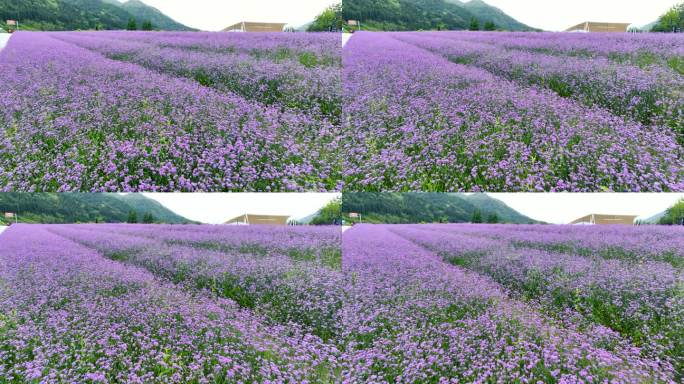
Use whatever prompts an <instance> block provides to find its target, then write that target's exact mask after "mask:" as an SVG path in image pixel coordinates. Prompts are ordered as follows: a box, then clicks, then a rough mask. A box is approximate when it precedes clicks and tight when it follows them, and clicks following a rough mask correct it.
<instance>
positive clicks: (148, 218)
mask: <svg viewBox="0 0 684 384" xmlns="http://www.w3.org/2000/svg"><path fill="white" fill-rule="evenodd" d="M142 222H143V224H153V223H154V215H152V214H151V213H149V212H146V213H145V214H144V215H143V221H142Z"/></svg>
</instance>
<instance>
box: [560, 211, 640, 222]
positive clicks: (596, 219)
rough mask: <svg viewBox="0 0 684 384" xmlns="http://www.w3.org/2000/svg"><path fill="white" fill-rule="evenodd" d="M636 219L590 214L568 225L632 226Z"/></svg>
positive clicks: (625, 216) (629, 216) (633, 216)
mask: <svg viewBox="0 0 684 384" xmlns="http://www.w3.org/2000/svg"><path fill="white" fill-rule="evenodd" d="M636 218H637V216H636V215H602V214H598V213H592V214H590V215H586V216H583V217H580V218H579V219H577V220H574V221H572V222H571V223H570V224H599V225H608V224H622V225H633V224H634V220H635V219H636Z"/></svg>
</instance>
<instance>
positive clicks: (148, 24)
mask: <svg viewBox="0 0 684 384" xmlns="http://www.w3.org/2000/svg"><path fill="white" fill-rule="evenodd" d="M140 29H142V30H143V31H151V30H153V29H154V26H153V25H152V22H151V21H150V20H145V21H144V22H143V23H142V26H141V27H140Z"/></svg>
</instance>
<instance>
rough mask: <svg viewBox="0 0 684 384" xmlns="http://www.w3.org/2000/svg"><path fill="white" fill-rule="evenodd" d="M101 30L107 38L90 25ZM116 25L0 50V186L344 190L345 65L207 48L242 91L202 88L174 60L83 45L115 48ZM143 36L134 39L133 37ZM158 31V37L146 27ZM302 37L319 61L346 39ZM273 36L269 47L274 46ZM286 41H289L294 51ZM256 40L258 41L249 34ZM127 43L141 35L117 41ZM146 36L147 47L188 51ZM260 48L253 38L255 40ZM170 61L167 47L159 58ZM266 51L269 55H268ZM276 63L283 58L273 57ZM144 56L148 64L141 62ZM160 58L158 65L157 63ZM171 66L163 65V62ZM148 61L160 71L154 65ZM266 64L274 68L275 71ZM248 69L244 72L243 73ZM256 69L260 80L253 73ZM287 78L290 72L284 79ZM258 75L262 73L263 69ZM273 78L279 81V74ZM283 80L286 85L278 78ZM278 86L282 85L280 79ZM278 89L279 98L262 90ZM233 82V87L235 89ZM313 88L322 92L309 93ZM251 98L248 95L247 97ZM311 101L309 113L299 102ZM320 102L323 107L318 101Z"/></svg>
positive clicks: (36, 37)
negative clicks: (231, 67)
mask: <svg viewBox="0 0 684 384" xmlns="http://www.w3.org/2000/svg"><path fill="white" fill-rule="evenodd" d="M95 36H100V35H99V34H95ZM117 36H119V34H118V33H112V34H102V35H101V37H98V38H95V37H93V36H92V35H90V34H83V35H81V34H79V33H66V34H61V33H59V34H57V33H56V34H45V33H30V32H26V33H23V32H22V33H19V34H16V35H15V36H14V37H13V38H12V41H11V42H10V44H9V45H8V46H7V47H6V48H5V49H3V51H2V52H1V53H0V83H2V84H3V87H2V89H1V90H0V127H1V128H0V190H14V191H17V190H20V191H45V190H49V191H231V190H248V191H249V190H258V191H275V190H337V189H339V188H340V187H341V184H340V178H341V176H340V171H339V166H337V164H338V163H339V160H338V136H339V129H338V128H336V124H335V120H336V119H339V117H335V114H336V113H338V112H336V111H339V110H340V109H341V108H340V107H339V97H338V96H337V93H339V91H338V89H339V86H336V83H339V77H340V69H339V63H338V64H337V65H336V64H335V63H334V62H333V63H331V65H314V64H311V63H310V62H309V61H306V60H303V61H304V63H307V65H309V66H308V67H307V66H306V65H304V64H302V63H300V62H299V61H297V60H294V59H291V58H287V57H285V58H282V59H278V58H271V59H269V58H268V57H263V58H255V57H253V56H254V54H252V56H250V54H245V53H239V52H236V53H225V52H224V53H223V54H221V55H220V54H218V53H208V52H200V51H197V52H196V54H197V55H198V57H204V58H207V57H211V58H212V60H209V61H208V63H207V65H212V66H214V67H211V68H209V69H207V71H206V73H207V76H208V79H210V80H211V78H212V76H214V74H215V73H216V71H217V70H223V69H225V66H223V65H222V64H221V58H222V57H223V58H225V60H226V62H227V63H232V62H233V61H232V60H233V58H238V59H244V60H245V66H241V65H237V64H236V69H235V71H236V72H232V73H230V72H226V73H225V75H226V76H230V77H239V76H238V75H239V73H241V74H242V75H244V76H245V78H241V79H239V88H240V92H238V93H236V92H232V91H230V90H226V89H225V88H222V87H218V86H217V87H208V86H203V85H202V78H201V77H197V76H190V77H192V78H186V77H188V76H183V75H181V76H180V77H178V72H177V70H178V68H175V67H173V66H171V64H173V65H175V64H174V63H169V61H168V60H166V61H163V62H155V63H150V62H148V61H153V59H152V58H150V60H147V61H146V59H145V58H143V57H137V59H135V60H134V59H131V61H132V62H131V63H128V62H123V61H118V60H112V59H108V58H105V57H104V56H103V55H102V54H100V53H97V52H95V51H90V50H88V49H85V48H82V47H79V46H77V45H75V44H73V43H70V42H67V40H70V39H71V40H78V41H81V42H82V43H83V44H84V45H86V43H88V42H92V41H97V40H98V39H100V40H102V41H103V44H104V46H106V44H105V43H108V44H112V45H113V46H116V44H115V42H116V41H117V38H116V37H117ZM136 36H138V35H137V34H136ZM150 36H155V34H150ZM306 36H308V37H301V38H299V44H298V45H296V48H295V49H299V50H303V51H302V52H303V53H302V54H304V53H307V52H309V51H306V50H305V48H304V47H305V41H304V40H307V39H308V40H309V41H310V42H311V43H312V46H313V49H312V51H311V52H309V53H308V54H309V56H312V57H313V59H312V60H314V61H316V60H318V59H316V58H317V57H319V56H318V54H319V53H320V51H321V50H322V49H323V48H321V47H322V46H328V51H329V53H328V56H330V55H334V53H332V52H335V50H337V51H339V41H335V43H333V40H332V39H330V38H329V37H328V36H327V35H316V34H314V35H306ZM274 40H277V38H276V37H271V38H270V40H269V42H268V43H267V44H266V48H265V49H266V50H265V51H264V52H272V51H273V47H274V44H275V42H274ZM289 41H290V40H289V39H285V40H283V42H282V43H283V47H284V48H287V43H288V42H289ZM252 42H253V43H254V41H252ZM119 44H120V45H122V46H128V45H131V46H135V45H136V44H137V45H144V44H145V43H143V42H130V43H125V42H121V43H119ZM180 49H181V48H168V47H166V48H165V47H158V48H154V47H152V46H151V45H150V49H149V50H148V51H149V53H150V55H152V56H154V57H155V58H160V56H159V55H156V53H159V52H176V53H177V54H178V57H184V58H187V61H183V62H184V63H186V64H187V65H188V66H189V68H194V69H193V70H197V68H195V67H192V65H199V64H197V61H193V59H192V55H193V52H195V51H193V50H192V49H191V48H187V53H184V52H178V50H180ZM255 49H256V50H257V51H258V45H256V46H255ZM161 58H163V56H161ZM269 60H271V61H269ZM278 60H280V61H278ZM137 61H140V62H141V63H142V64H144V65H138V64H135V62H137ZM153 64H154V65H158V67H154V65H153ZM165 65H169V66H170V67H169V68H167V70H161V69H162V67H163V66H165ZM145 66H151V67H153V69H147V68H145ZM260 66H264V68H268V69H269V70H273V71H274V73H273V74H272V77H269V76H268V74H264V73H263V71H262V70H261V69H260ZM240 70H243V71H244V72H239V71H240ZM250 74H255V77H254V78H251V77H249V76H250ZM290 75H291V76H292V77H293V78H292V79H290V80H287V81H285V80H283V76H284V77H287V76H290ZM259 76H261V77H259ZM274 79H277V80H278V81H276V80H274ZM279 81H282V82H283V83H282V84H281V83H279ZM281 85H282V89H281V88H280V87H281ZM269 87H271V90H273V89H274V88H273V87H275V88H278V92H275V94H282V95H283V96H282V97H278V96H273V100H271V101H272V103H271V104H270V105H269V104H268V103H264V102H262V100H260V95H264V94H271V92H270V91H269V89H268V88H269ZM231 89H233V90H235V86H233V87H231ZM312 95H315V97H314V96H312ZM245 96H249V97H252V98H246V97H245ZM310 106H312V108H311V111H308V110H307V111H305V110H302V108H304V109H306V108H308V107H310ZM323 106H325V108H324V107H323Z"/></svg>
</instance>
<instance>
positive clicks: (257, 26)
mask: <svg viewBox="0 0 684 384" xmlns="http://www.w3.org/2000/svg"><path fill="white" fill-rule="evenodd" d="M285 25H286V23H259V22H252V21H241V22H239V23H237V24H233V25H231V26H230V27H228V28H226V29H224V30H223V31H224V32H282V31H283V29H284V28H285Z"/></svg>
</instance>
